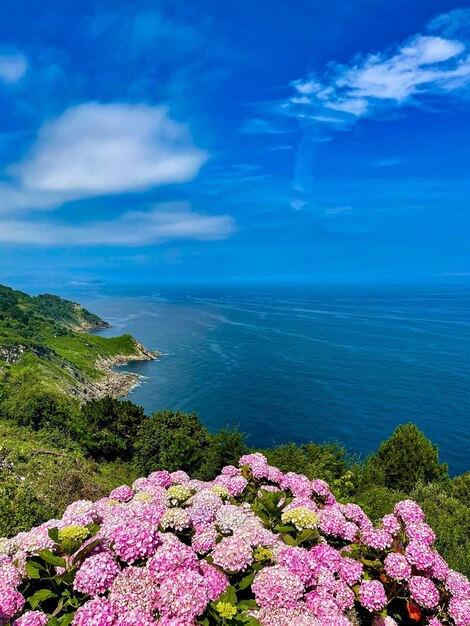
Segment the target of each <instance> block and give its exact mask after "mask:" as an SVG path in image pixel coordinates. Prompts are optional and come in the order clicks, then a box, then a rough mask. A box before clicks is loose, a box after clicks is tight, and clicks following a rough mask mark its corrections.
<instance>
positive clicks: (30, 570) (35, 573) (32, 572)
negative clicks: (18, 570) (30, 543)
mask: <svg viewBox="0 0 470 626" xmlns="http://www.w3.org/2000/svg"><path fill="white" fill-rule="evenodd" d="M41 569H42V568H41V567H38V566H37V565H36V563H33V562H31V561H27V562H26V565H25V570H26V574H27V575H28V577H29V578H36V579H39V578H41V574H40V570H41Z"/></svg>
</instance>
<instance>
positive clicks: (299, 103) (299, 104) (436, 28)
mask: <svg viewBox="0 0 470 626" xmlns="http://www.w3.org/2000/svg"><path fill="white" fill-rule="evenodd" d="M469 18H470V11H468V12H467V11H455V12H451V13H448V14H444V15H441V16H438V17H437V18H435V19H434V20H433V21H432V22H431V23H430V25H429V28H430V30H431V32H432V33H433V34H416V35H414V36H412V37H410V38H409V39H408V40H406V41H404V42H403V43H402V44H400V45H398V46H396V47H395V48H394V49H389V50H385V51H383V52H378V53H373V54H366V55H358V56H357V57H355V59H353V61H352V62H351V63H350V64H349V65H344V64H340V63H336V62H332V63H330V64H329V66H328V69H327V71H326V72H325V74H324V75H323V76H318V75H315V74H310V75H309V76H307V77H306V78H304V79H300V80H296V81H294V82H293V83H292V85H293V88H294V90H295V94H294V95H293V96H292V97H291V98H290V99H289V101H288V102H287V103H285V104H284V110H285V111H286V112H287V113H288V114H289V115H292V116H294V117H297V118H300V119H310V120H314V121H316V122H318V123H326V124H333V125H337V126H344V125H350V124H353V123H355V122H356V121H358V120H360V119H362V118H367V117H369V118H371V117H376V116H380V115H383V114H386V113H387V112H390V111H394V110H396V109H399V108H403V107H421V106H423V105H426V103H427V102H429V101H431V100H433V101H434V100H435V99H436V98H439V97H443V96H448V95H462V94H464V93H468V87H469V85H470V37H469V34H468V33H467V31H466V30H465V28H464V27H463V22H465V21H466V24H467V27H468V23H469V22H468V20H469ZM440 31H442V32H440ZM438 32H439V34H437V33H438ZM450 35H452V37H450Z"/></svg>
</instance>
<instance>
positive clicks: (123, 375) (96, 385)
mask: <svg viewBox="0 0 470 626" xmlns="http://www.w3.org/2000/svg"><path fill="white" fill-rule="evenodd" d="M133 342H134V347H135V352H134V353H132V354H116V355H114V356H112V357H107V358H105V357H99V358H98V359H97V360H96V361H95V367H96V369H97V370H98V371H100V372H102V374H103V377H102V378H101V379H100V380H81V381H77V383H78V384H77V385H74V386H73V388H72V389H69V393H72V395H74V396H76V397H78V398H80V399H81V400H84V401H88V400H98V399H99V398H104V397H105V396H111V397H112V398H122V397H123V396H127V395H128V394H129V393H130V391H131V390H132V389H133V388H134V387H135V386H136V385H138V384H139V380H140V379H141V378H142V377H141V376H140V375H139V374H135V373H131V372H115V371H114V370H113V368H114V367H116V366H119V365H126V364H127V363H130V362H131V361H155V360H156V359H157V358H158V356H159V355H160V354H161V353H160V352H158V351H155V352H152V351H151V350H148V349H147V348H146V347H145V346H143V345H142V344H141V343H140V342H139V341H137V340H136V339H134V340H133Z"/></svg>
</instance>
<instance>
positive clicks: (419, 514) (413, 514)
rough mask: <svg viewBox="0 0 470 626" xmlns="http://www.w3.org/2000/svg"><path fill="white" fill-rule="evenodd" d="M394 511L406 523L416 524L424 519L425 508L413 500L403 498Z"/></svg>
mask: <svg viewBox="0 0 470 626" xmlns="http://www.w3.org/2000/svg"><path fill="white" fill-rule="evenodd" d="M393 512H394V513H395V515H397V516H398V517H400V518H401V519H402V520H403V521H404V522H405V524H416V523H418V522H422V521H424V513H423V510H422V509H421V507H420V506H419V505H418V504H416V502H414V501H413V500H402V501H401V502H398V504H396V505H395V508H394V510H393Z"/></svg>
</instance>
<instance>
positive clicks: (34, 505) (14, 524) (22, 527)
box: [0, 458, 54, 536]
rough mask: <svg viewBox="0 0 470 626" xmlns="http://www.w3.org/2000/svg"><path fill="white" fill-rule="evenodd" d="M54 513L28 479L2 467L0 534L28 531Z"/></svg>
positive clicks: (0, 478)
mask: <svg viewBox="0 0 470 626" xmlns="http://www.w3.org/2000/svg"><path fill="white" fill-rule="evenodd" d="M2 460H3V458H2ZM53 514H54V511H53V510H51V509H50V508H48V507H46V506H45V505H44V504H43V503H42V502H41V501H40V500H39V499H38V498H37V496H36V494H35V491H34V489H33V487H32V486H31V485H30V484H29V482H28V481H25V480H24V479H23V477H21V476H17V475H16V474H15V473H14V471H12V470H11V469H9V468H4V467H3V468H1V469H0V535H4V536H11V535H14V534H16V533H19V532H21V531H26V530H28V529H29V528H30V527H31V526H34V525H36V524H40V523H41V522H43V521H44V520H45V519H47V518H48V517H50V516H51V515H53Z"/></svg>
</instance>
